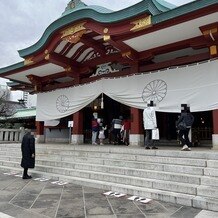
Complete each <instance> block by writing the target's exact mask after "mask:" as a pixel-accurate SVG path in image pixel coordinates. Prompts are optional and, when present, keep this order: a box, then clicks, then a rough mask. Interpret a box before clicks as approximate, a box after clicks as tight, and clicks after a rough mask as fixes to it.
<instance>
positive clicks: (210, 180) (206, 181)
mask: <svg viewBox="0 0 218 218" xmlns="http://www.w3.org/2000/svg"><path fill="white" fill-rule="evenodd" d="M201 184H202V185H206V186H212V187H218V178H215V177H210V176H202V177H201Z"/></svg>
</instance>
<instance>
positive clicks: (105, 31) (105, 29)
mask: <svg viewBox="0 0 218 218" xmlns="http://www.w3.org/2000/svg"><path fill="white" fill-rule="evenodd" d="M108 31H109V30H108V28H104V30H103V33H104V34H105V35H104V41H105V42H106V41H109V40H110V39H111V36H110V35H108V34H107V33H108Z"/></svg>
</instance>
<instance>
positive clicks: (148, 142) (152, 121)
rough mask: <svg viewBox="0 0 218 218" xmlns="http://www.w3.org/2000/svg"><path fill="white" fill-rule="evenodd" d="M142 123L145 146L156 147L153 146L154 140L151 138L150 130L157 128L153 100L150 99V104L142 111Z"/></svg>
mask: <svg viewBox="0 0 218 218" xmlns="http://www.w3.org/2000/svg"><path fill="white" fill-rule="evenodd" d="M143 123H144V129H145V133H146V135H145V148H146V149H150V147H151V148H152V149H158V148H157V147H155V146H154V140H153V139H152V130H153V129H156V128H157V119H156V112H155V109H154V103H153V101H150V104H148V105H147V107H146V108H145V109H144V111H143Z"/></svg>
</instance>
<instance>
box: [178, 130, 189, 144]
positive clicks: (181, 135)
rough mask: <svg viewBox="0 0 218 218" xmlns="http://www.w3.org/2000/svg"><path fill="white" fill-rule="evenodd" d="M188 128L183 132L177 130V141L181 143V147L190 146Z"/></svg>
mask: <svg viewBox="0 0 218 218" xmlns="http://www.w3.org/2000/svg"><path fill="white" fill-rule="evenodd" d="M189 131H190V128H186V129H185V130H179V140H180V141H181V143H182V146H184V145H188V146H192V143H191V142H190V140H189V137H188V134H189Z"/></svg>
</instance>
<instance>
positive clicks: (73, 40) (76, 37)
mask: <svg viewBox="0 0 218 218" xmlns="http://www.w3.org/2000/svg"><path fill="white" fill-rule="evenodd" d="M84 33H86V30H82V31H80V32H77V33H74V34H73V35H70V36H66V37H64V38H63V40H65V41H67V42H70V43H72V44H76V43H77V42H79V40H80V39H81V37H82V36H83V34H84Z"/></svg>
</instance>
